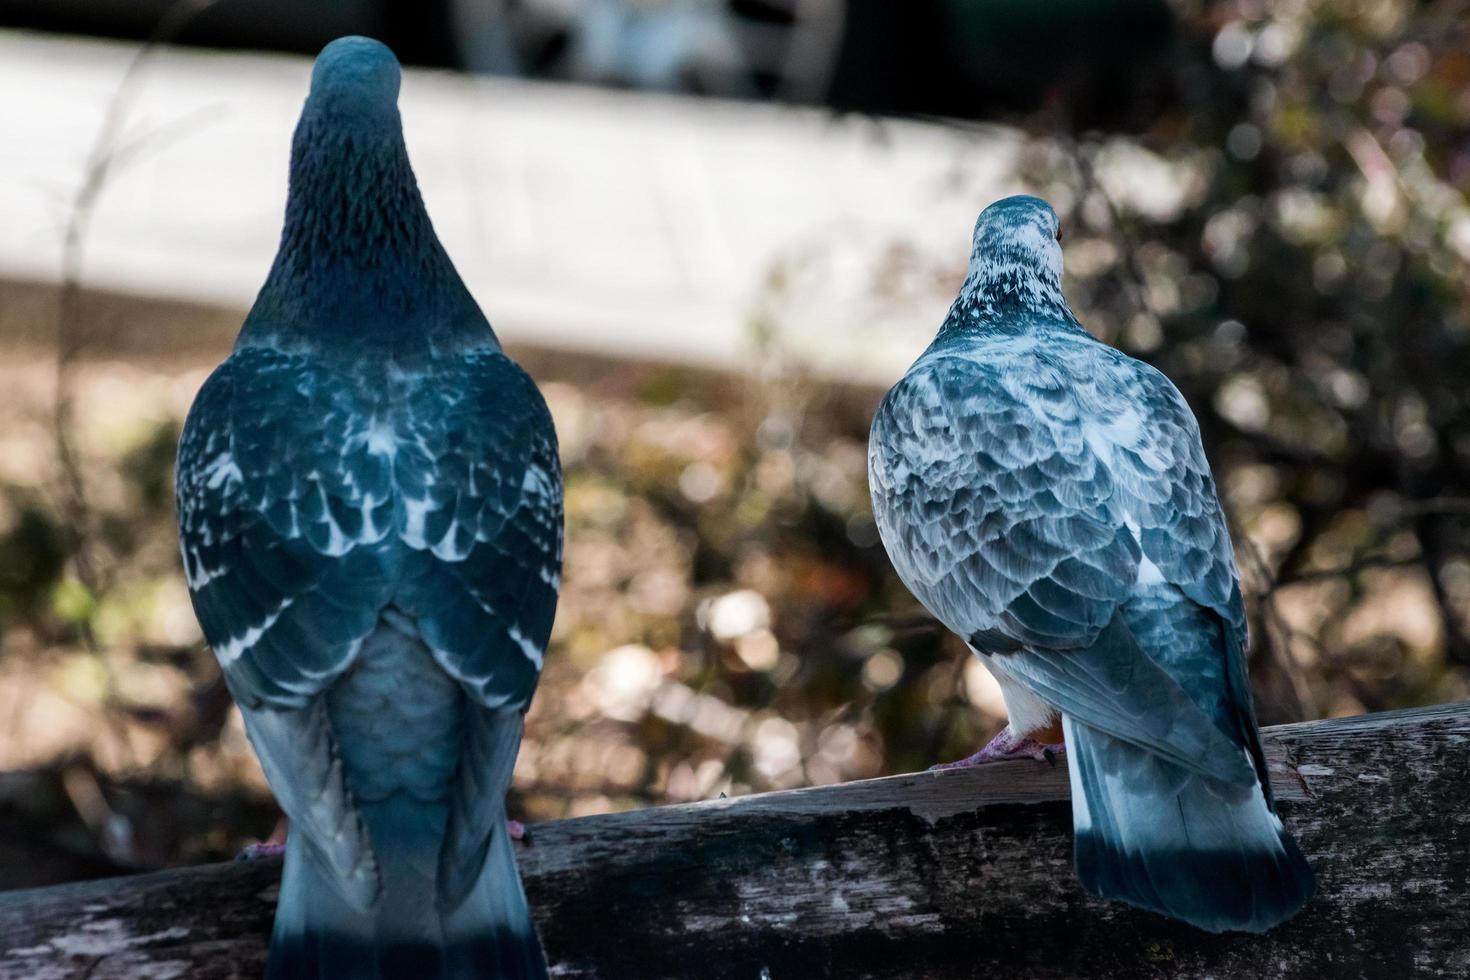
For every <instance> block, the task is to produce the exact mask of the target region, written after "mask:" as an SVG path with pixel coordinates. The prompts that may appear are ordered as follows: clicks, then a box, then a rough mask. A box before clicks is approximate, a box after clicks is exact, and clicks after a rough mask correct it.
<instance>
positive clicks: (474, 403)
mask: <svg viewBox="0 0 1470 980" xmlns="http://www.w3.org/2000/svg"><path fill="white" fill-rule="evenodd" d="M398 83H399V70H398V63H397V61H396V60H395V59H394V57H393V54H392V53H391V52H390V51H389V50H388V49H387V48H386V47H384V46H383V45H381V44H379V43H377V42H376V41H371V40H368V39H366V38H343V39H341V40H338V41H334V42H333V43H332V44H330V45H328V46H327V48H326V49H325V50H324V51H323V52H322V53H321V56H320V57H319V58H318V59H317V62H316V67H315V69H314V71H313V72H312V80H311V93H310V95H309V96H308V98H307V100H306V106H305V108H304V109H303V110H302V113H301V121H300V123H299V124H298V126H297V128H296V137H295V142H294V144H293V146H292V151H291V188H290V196H289V200H288V202H287V205H286V222H285V229H284V231H283V232H282V235H281V244H280V250H279V252H278V253H277V254H276V260H275V264H274V265H273V266H272V267H271V270H270V274H269V277H268V278H267V279H266V283H265V286H264V287H263V288H262V289H261V291H260V295H259V297H258V298H257V299H256V302H255V306H254V308H253V309H252V310H251V311H250V315H249V316H248V317H247V319H246V321H245V325H244V327H243V329H242V330H241V331H240V337H239V340H238V341H237V342H236V345H235V351H234V353H233V354H232V355H231V356H230V357H229V359H228V360H226V361H225V362H224V363H223V364H222V365H220V367H219V368H218V369H217V370H216V371H215V372H214V374H213V375H211V376H210V378H209V380H208V381H206V382H205V384H204V387H203V389H202V390H201V391H200V392H199V395H198V398H197V399H196V400H195V402H194V406H193V408H192V409H191V410H190V412H189V418H188V421H187V423H186V425H185V427H184V434H183V439H182V441H181V443H180V445H179V460H178V472H177V491H178V511H179V526H180V537H181V543H182V548H183V557H184V569H185V574H186V577H187V580H188V585H189V591H190V594H191V596H192V597H193V600H194V609H195V611H196V612H197V613H198V615H199V620H200V622H201V623H202V624H203V627H204V634H205V636H206V637H207V638H208V640H209V642H210V644H211V645H212V646H213V648H214V652H215V655H216V657H217V658H218V659H219V662H220V666H221V667H222V668H223V669H224V675H225V680H226V681H227V683H228V685H229V688H230V691H231V693H232V694H233V695H234V697H235V700H236V701H237V702H238V703H239V705H240V709H241V712H242V714H243V716H244V719H245V726H246V730H247V732H248V733H249V735H250V740H251V742H252V744H253V745H254V746H255V750H256V752H257V754H258V755H259V756H260V761H261V765H262V766H263V767H264V769H265V773H266V776H267V778H268V779H269V780H270V784H271V788H272V789H273V790H274V791H275V794H276V798H277V800H279V802H280V804H281V807H282V809H283V810H285V812H286V814H287V816H289V817H290V820H291V831H290V836H289V839H288V842H287V845H286V863H285V869H284V877H283V880H282V883H281V893H280V900H279V904H278V906H277V909H276V919H275V929H274V932H273V933H272V936H271V953H270V962H269V974H268V975H269V976H270V977H274V978H286V977H291V978H296V977H303V978H304V977H311V978H328V977H338V978H353V980H365V978H385V980H387V978H413V980H431V978H436V977H457V978H469V977H494V978H516V980H521V978H541V977H545V976H546V967H545V964H544V962H543V958H542V953H541V948H540V946H539V944H538V942H537V939H536V932H535V929H534V927H533V926H532V923H531V918H530V914H529V911H528V910H527V907H526V899H525V895H524V893H523V892H522V890H521V883H520V878H519V875H518V872H517V869H516V860H515V855H514V854H513V852H512V850H511V841H510V837H509V835H508V830H507V825H506V819H505V792H506V787H507V786H508V785H509V783H510V778H511V769H512V766H513V765H514V762H515V757H516V750H517V748H518V746H519V745H520V740H521V730H522V717H523V715H524V712H525V710H526V707H527V704H528V703H529V701H530V699H531V694H532V692H533V691H534V689H535V687H536V681H537V678H538V677H539V675H540V671H541V663H542V657H543V654H544V652H545V648H546V641H547V637H548V635H549V633H550V630H551V620H552V615H553V613H554V611H555V609H556V598H557V590H558V587H559V575H560V568H561V548H562V491H561V468H560V465H559V463H558V459H557V448H556V433H555V431H554V430H553V428H552V422H551V417H550V415H549V414H548V412H547V409H546V404H545V402H544V401H543V400H542V398H541V395H540V393H539V392H538V391H537V389H536V386H535V384H533V383H532V381H531V379H530V378H528V377H527V376H526V374H525V373H524V372H523V371H521V369H520V368H519V367H517V366H516V364H515V363H514V362H513V361H511V360H510V359H509V358H508V357H506V355H505V354H504V353H503V352H502V351H501V349H500V345H499V343H498V342H497V341H496V338H495V335H494V333H492V332H491V330H490V325H489V323H487V322H486V320H485V317H484V315H483V314H481V312H480V310H479V308H478V307H477V306H476V305H475V302H474V300H473V299H472V298H471V297H470V294H469V292H468V291H467V290H466V289H465V286H464V283H463V282H461V280H460V277H459V275H458V273H456V271H455V269H454V266H453V265H452V264H451V263H450V261H449V257H448V256H447V255H446V254H445V252H444V249H443V248H442V247H441V246H440V244H439V240H438V238H437V237H436V236H435V234H434V229H433V227H432V226H431V224H430V222H429V216H428V213H427V212H426V211H425V210H424V204H423V200H422V199H421V198H420V196H419V191H418V187H417V185H416V183H415V181H414V176H413V171H412V169H411V168H410V167H409V162H408V153H407V150H406V148H405V146H404V142H403V132H402V126H401V123H400V120H399V115H398V106H397V98H398Z"/></svg>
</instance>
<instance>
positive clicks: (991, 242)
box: [970, 194, 1062, 280]
mask: <svg viewBox="0 0 1470 980" xmlns="http://www.w3.org/2000/svg"><path fill="white" fill-rule="evenodd" d="M972 249H973V250H972V251H971V253H970V267H971V269H976V268H977V267H978V268H979V269H980V270H981V271H982V272H985V271H990V270H994V271H996V272H999V271H1001V270H1002V268H1003V267H1005V266H1015V267H1021V268H1026V269H1030V270H1032V271H1034V272H1036V273H1037V274H1039V275H1047V274H1050V276H1051V278H1053V279H1057V280H1060V279H1061V277H1062V244H1061V222H1060V220H1059V219H1058V218H1057V213H1056V212H1055V211H1053V210H1052V207H1051V205H1050V204H1047V203H1046V202H1045V201H1043V200H1042V199H1041V198H1039V197H1031V196H1029V195H1026V194H1017V195H1016V196H1015V197H1007V198H1004V199H1002V200H999V201H996V202H995V203H994V204H992V205H991V206H990V207H988V208H986V209H985V210H984V211H981V212H980V217H979V218H977V219H976V220H975V236H974V239H973V246H972Z"/></svg>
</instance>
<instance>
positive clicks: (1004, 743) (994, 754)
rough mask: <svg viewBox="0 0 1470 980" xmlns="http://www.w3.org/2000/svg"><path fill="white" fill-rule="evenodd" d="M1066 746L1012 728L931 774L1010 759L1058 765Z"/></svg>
mask: <svg viewBox="0 0 1470 980" xmlns="http://www.w3.org/2000/svg"><path fill="white" fill-rule="evenodd" d="M1066 750H1067V749H1066V745H1065V743H1062V742H1056V743H1046V742H1038V741H1037V740H1036V739H1034V738H1032V737H1031V736H1030V735H1017V734H1016V733H1015V732H1013V731H1011V729H1010V726H1009V725H1007V726H1006V727H1005V728H1002V729H1001V730H1000V733H999V734H998V735H996V736H995V738H993V739H991V740H990V742H989V744H987V745H986V746H985V748H983V749H981V750H980V751H979V752H976V753H975V754H974V755H972V756H968V757H967V758H964V759H960V760H959V761H957V762H945V763H942V764H940V765H937V766H930V767H929V771H930V772H939V771H940V770H944V769H973V768H974V767H975V766H983V765H986V764H987V763H991V762H1005V761H1008V760H1010V759H1036V760H1037V761H1040V762H1049V763H1051V764H1052V765H1056V761H1057V756H1059V755H1062V754H1063V753H1064V752H1066Z"/></svg>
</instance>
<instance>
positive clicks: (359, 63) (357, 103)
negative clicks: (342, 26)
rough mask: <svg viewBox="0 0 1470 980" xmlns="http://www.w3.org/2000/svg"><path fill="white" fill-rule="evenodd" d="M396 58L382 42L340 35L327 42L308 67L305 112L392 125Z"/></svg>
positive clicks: (395, 107)
mask: <svg viewBox="0 0 1470 980" xmlns="http://www.w3.org/2000/svg"><path fill="white" fill-rule="evenodd" d="M401 77H402V72H401V71H400V70H399V68H398V59H397V58H395V57H393V52H392V51H391V50H389V48H388V46H387V45H386V44H382V43H381V42H378V41H374V40H373V39H372V38H368V37H341V38H338V39H337V40H335V41H333V42H332V43H331V44H328V45H327V46H326V47H325V48H323V49H322V53H321V54H320V55H318V56H317V59H316V64H315V65H314V66H313V67H312V69H311V94H310V95H309V96H308V98H307V103H306V105H307V111H308V112H310V111H315V112H317V113H321V114H324V115H326V114H331V115H334V116H337V117H338V120H339V123H340V124H343V125H348V126H350V125H352V123H353V121H354V120H356V121H358V122H360V123H362V124H363V125H371V124H373V123H377V124H379V125H382V124H396V123H397V119H398V83H399V79H400V78H401Z"/></svg>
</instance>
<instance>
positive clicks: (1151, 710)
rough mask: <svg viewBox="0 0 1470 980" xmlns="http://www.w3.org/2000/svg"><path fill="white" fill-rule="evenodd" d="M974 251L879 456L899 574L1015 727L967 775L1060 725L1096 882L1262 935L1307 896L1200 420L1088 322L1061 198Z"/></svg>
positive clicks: (1096, 889) (876, 468)
mask: <svg viewBox="0 0 1470 980" xmlns="http://www.w3.org/2000/svg"><path fill="white" fill-rule="evenodd" d="M973 248H974V250H973V253H972V257H971V260H970V270H969V275H968V276H967V277H966V279H965V282H964V285H963V287H962V288H961V289H960V294H959V298H958V299H956V300H955V302H954V305H953V306H952V307H951V308H950V311H949V315H948V316H947V317H946V319H945V321H944V325H943V326H942V327H941V328H940V330H939V334H938V336H937V337H936V338H935V340H934V342H933V343H932V344H931V345H930V346H929V349H928V350H926V351H925V352H924V354H923V355H922V356H921V357H920V358H919V359H918V361H917V362H915V364H914V365H913V367H911V368H910V369H909V371H908V373H907V374H906V375H905V376H904V378H903V380H901V381H900V382H899V383H898V384H896V385H895V386H894V387H893V389H892V390H891V391H889V392H888V395H887V397H885V398H884V400H883V404H882V407H881V408H879V410H878V414H877V416H876V418H874V420H873V429H872V435H871V438H870V442H869V448H868V474H869V483H870V486H871V489H872V494H873V510H874V514H875V516H876V519H877V522H878V528H879V531H880V533H881V534H882V538H883V544H884V546H885V547H886V548H887V550H888V554H889V556H890V557H891V558H892V560H893V564H894V566H895V567H896V568H897V570H898V573H899V575H900V577H902V579H903V581H904V582H905V583H906V584H907V585H908V587H909V588H910V589H911V590H912V591H913V593H914V594H915V595H916V596H917V597H918V598H919V600H920V601H921V602H923V603H924V605H925V606H926V607H927V608H928V609H929V611H930V612H932V613H933V614H934V615H935V616H936V617H937V618H938V619H939V620H940V622H942V623H943V624H944V625H945V626H947V627H948V628H950V629H951V630H953V631H954V632H956V633H958V634H959V635H960V636H962V637H964V638H965V640H966V641H967V642H968V643H969V646H970V648H971V649H972V650H973V651H974V652H975V654H976V655H977V656H978V657H979V658H980V660H981V662H982V663H983V664H984V665H985V666H986V667H987V668H989V670H990V672H991V673H992V674H993V675H994V676H995V679H996V680H997V681H998V682H999V684H1000V688H1001V693H1002V695H1003V696H1004V698H1005V702H1006V707H1007V710H1008V712H1009V714H1010V724H1009V725H1008V727H1007V728H1006V730H1004V731H1003V732H1002V733H1001V734H1000V735H999V736H997V738H996V740H995V741H994V742H992V743H991V744H990V745H989V746H987V747H986V748H985V749H983V750H982V751H981V752H979V753H977V754H976V755H975V756H972V757H971V758H969V759H967V760H964V761H963V762H961V763H958V765H973V764H977V763H982V762H988V761H991V760H994V759H1003V758H1018V757H1028V756H1029V757H1037V756H1040V755H1042V754H1043V753H1044V752H1046V751H1047V750H1048V749H1060V748H1061V747H1060V746H1047V745H1046V744H1045V743H1046V742H1055V741H1056V740H1057V738H1058V735H1059V734H1060V733H1057V732H1055V730H1054V726H1055V724H1056V722H1057V721H1058V719H1059V720H1060V722H1061V726H1060V727H1061V732H1064V733H1065V740H1066V742H1065V744H1066V755H1067V758H1068V760H1069V768H1070V773H1071V783H1072V814H1073V824H1074V827H1075V831H1076V843H1075V854H1074V857H1075V863H1076V867H1077V874H1078V876H1079V878H1080V879H1081V882H1082V884H1083V886H1084V887H1085V888H1086V889H1087V890H1088V891H1090V892H1092V893H1093V894H1094V895H1098V896H1101V897H1104V898H1111V899H1120V900H1122V901H1125V902H1128V903H1131V904H1133V905H1136V906H1138V907H1140V908H1144V909H1149V910H1152V911H1155V912H1159V913H1162V914H1164V915H1168V916H1172V917H1174V918H1177V919H1181V920H1183V921H1185V922H1188V923H1190V924H1192V925H1195V926H1198V927H1199V928H1202V929H1207V930H1210V931H1212V932H1219V931H1224V930H1245V931H1251V932H1260V931H1263V930H1266V929H1269V928H1271V927H1272V926H1275V925H1277V924H1278V923H1280V922H1282V921H1284V920H1285V919H1287V918H1290V917H1291V916H1292V915H1294V914H1295V913H1296V912H1297V910H1298V909H1300V908H1301V907H1302V905H1303V904H1304V903H1305V902H1306V901H1307V900H1308V899H1309V898H1310V897H1311V895H1312V893H1313V889H1314V884H1313V878H1312V872H1311V869H1310V868H1308V866H1307V863H1306V861H1305V859H1304V858H1303V857H1302V854H1301V852H1300V850H1298V848H1297V845H1296V843H1295V841H1293V840H1292V838H1291V836H1290V835H1289V834H1287V832H1286V831H1285V830H1284V829H1283V827H1282V824H1281V821H1280V819H1278V817H1277V815H1276V812H1275V806H1274V804H1273V801H1272V798H1271V789H1270V781H1269V778H1268V775H1267V771H1266V760H1265V757H1264V755H1263V754H1262V751H1261V743H1260V738H1259V735H1258V733H1257V730H1256V718H1255V710H1254V708H1253V706H1252V704H1251V693H1250V685H1249V682H1248V681H1247V678H1246V663H1245V649H1246V623H1245V613H1244V609H1243V607H1242V604H1241V597H1240V586H1239V577H1238V575H1237V573H1236V568H1235V559H1234V555H1233V552H1232V550H1231V546H1230V536H1229V533H1228V531H1227V529H1226V524H1225V518H1224V515H1223V514H1222V512H1221V509H1220V504H1219V501H1218V499H1217V498H1216V494H1215V484H1214V481H1213V479H1212V478H1211V476H1210V467H1209V463H1208V462H1207V461H1206V459H1205V455H1204V451H1203V449H1202V448H1201V446H1200V436H1199V428H1198V426H1197V424H1196V422H1195V419H1194V416H1193V414H1192V413H1191V412H1190V410H1189V406H1188V405H1187V404H1186V403H1185V401H1184V398H1183V396H1181V395H1180V394H1179V392H1178V390H1177V389H1176V388H1175V387H1174V386H1173V384H1171V383H1170V382H1169V380H1168V379H1167V378H1166V377H1164V376H1163V375H1162V374H1160V373H1159V372H1158V371H1156V370H1155V369H1153V368H1152V367H1150V366H1148V365H1147V364H1143V363H1141V362H1139V361H1136V360H1134V359H1132V358H1130V357H1128V356H1126V355H1124V354H1122V353H1121V352H1119V351H1117V350H1114V349H1113V348H1111V347H1108V346H1107V345H1105V344H1102V343H1100V342H1098V341H1097V340H1095V339H1093V338H1092V337H1091V336H1090V335H1089V334H1088V333H1087V332H1086V331H1085V330H1084V329H1083V328H1082V326H1081V324H1079V323H1078V321H1077V318H1076V317H1075V316H1074V315H1073V314H1072V311H1071V309H1070V308H1069V307H1068V306H1067V301H1066V299H1065V298H1064V297H1063V296H1062V291H1061V272H1062V249H1061V245H1060V242H1059V235H1058V222H1057V216H1056V213H1055V212H1054V211H1053V210H1052V208H1051V206H1050V205H1048V204H1047V203H1046V202H1045V201H1042V200H1039V199H1037V198H1034V197H1011V198H1006V199H1005V200H1002V201H998V202H997V203H995V204H992V205H991V206H990V207H988V208H986V209H985V211H984V212H983V213H982V214H981V215H980V219H979V221H978V222H977V223H976V225H975V235H974V243H973ZM1049 730H1051V731H1050V733H1048V732H1049ZM1043 733H1048V734H1043Z"/></svg>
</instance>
